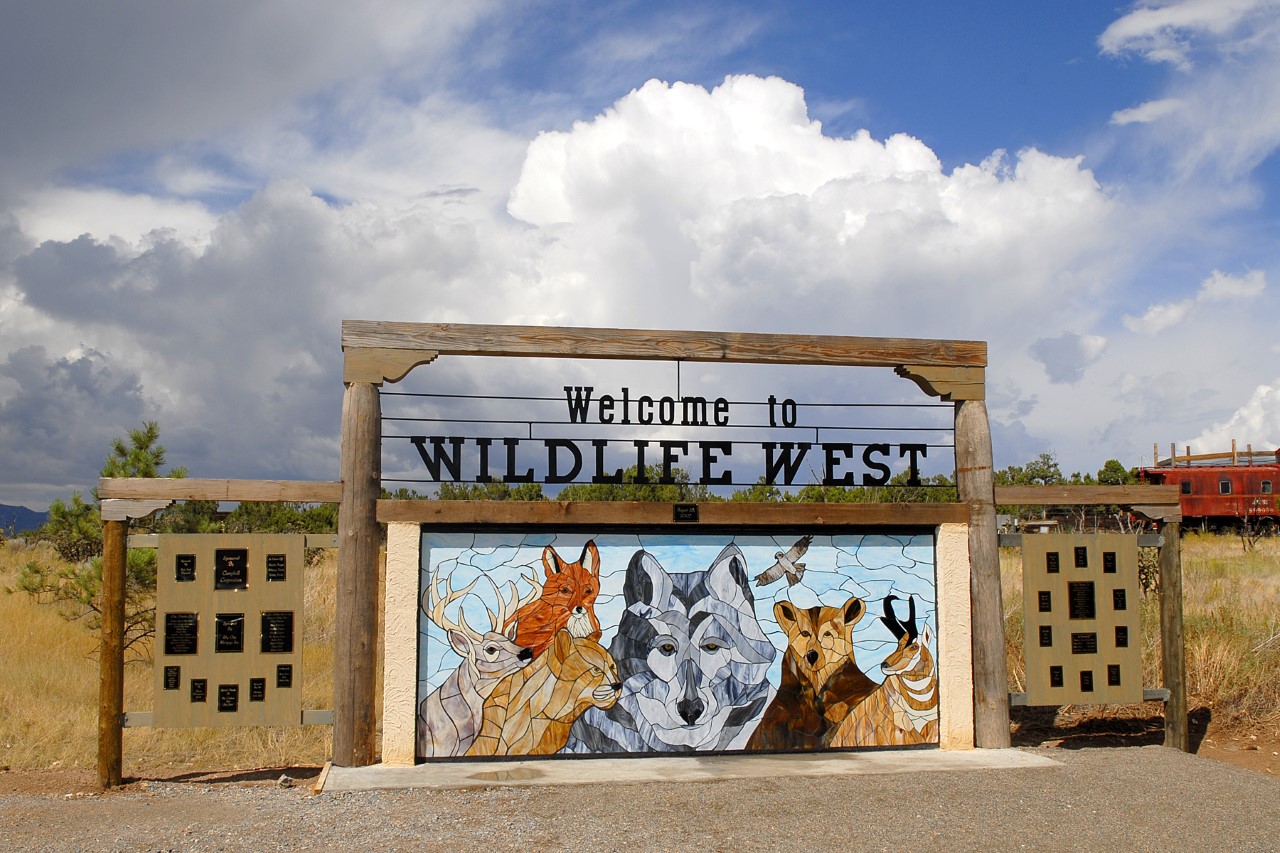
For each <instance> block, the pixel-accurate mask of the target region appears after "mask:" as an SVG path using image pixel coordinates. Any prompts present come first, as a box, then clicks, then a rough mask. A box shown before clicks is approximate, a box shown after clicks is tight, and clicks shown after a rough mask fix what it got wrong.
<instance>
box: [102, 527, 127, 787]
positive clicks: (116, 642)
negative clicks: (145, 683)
mask: <svg viewBox="0 0 1280 853" xmlns="http://www.w3.org/2000/svg"><path fill="white" fill-rule="evenodd" d="M128 542H129V522H128V521H127V520H125V521H104V522H103V524H102V637H101V641H102V646H101V648H100V649H99V652H98V654H99V659H98V665H99V673H100V674H99V678H98V787H99V788H101V789H104V790H105V789H107V788H114V787H115V786H117V785H119V784H120V780H121V775H122V773H123V765H124V743H123V731H124V730H123V723H124V585H125V565H126V561H127V558H128Z"/></svg>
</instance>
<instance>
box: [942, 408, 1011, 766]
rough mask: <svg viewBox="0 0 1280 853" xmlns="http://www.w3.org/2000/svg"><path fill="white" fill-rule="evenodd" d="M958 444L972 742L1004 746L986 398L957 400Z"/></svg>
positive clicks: (1005, 695)
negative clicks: (965, 529) (969, 614)
mask: <svg viewBox="0 0 1280 853" xmlns="http://www.w3.org/2000/svg"><path fill="white" fill-rule="evenodd" d="M955 444H956V488H957V491H958V492H959V495H960V500H961V501H962V502H964V503H967V504H968V505H969V569H970V577H969V594H970V599H971V602H972V607H973V688H974V694H973V696H974V698H973V705H974V707H973V723H974V745H975V746H978V747H980V748H983V749H1001V748H1006V747H1008V746H1009V744H1010V739H1009V679H1008V675H1007V674H1006V665H1005V644H1004V602H1003V600H1002V591H1001V589H1000V547H999V532H998V531H997V530H996V506H995V474H994V472H993V470H992V466H993V462H992V454H991V424H990V422H989V420H988V418H987V406H986V403H985V402H984V401H982V400H961V401H959V402H957V403H956V411H955Z"/></svg>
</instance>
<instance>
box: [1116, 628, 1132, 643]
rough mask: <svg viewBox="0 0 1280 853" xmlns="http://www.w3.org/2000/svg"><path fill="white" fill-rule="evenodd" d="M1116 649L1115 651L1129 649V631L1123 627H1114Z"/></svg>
mask: <svg viewBox="0 0 1280 853" xmlns="http://www.w3.org/2000/svg"><path fill="white" fill-rule="evenodd" d="M1116 648H1117V649H1127V648H1129V629H1128V628H1127V627H1125V626H1124V625H1117V626H1116Z"/></svg>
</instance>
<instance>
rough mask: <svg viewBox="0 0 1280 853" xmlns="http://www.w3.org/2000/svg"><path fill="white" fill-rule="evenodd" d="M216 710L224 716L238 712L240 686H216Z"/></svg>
mask: <svg viewBox="0 0 1280 853" xmlns="http://www.w3.org/2000/svg"><path fill="white" fill-rule="evenodd" d="M218 710H219V711H221V712H222V713H224V714H232V713H235V712H236V711H238V710H240V685H239V684H219V685H218Z"/></svg>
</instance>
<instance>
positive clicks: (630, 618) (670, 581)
mask: <svg viewBox="0 0 1280 853" xmlns="http://www.w3.org/2000/svg"><path fill="white" fill-rule="evenodd" d="M623 596H624V601H625V604H626V610H625V611H624V613H623V615H622V619H621V622H620V623H619V625H618V634H617V636H616V637H614V639H613V642H612V643H611V644H610V647H609V651H610V653H611V654H612V655H613V657H614V659H615V660H616V661H617V663H618V672H619V675H620V677H621V678H622V681H623V687H622V695H621V696H620V697H619V699H618V702H617V704H616V705H614V706H613V707H612V708H609V709H599V708H592V709H589V710H588V711H587V712H586V713H585V714H583V716H582V717H580V718H579V719H578V721H577V723H575V724H574V728H573V732H572V735H571V737H570V740H569V743H568V745H567V746H566V750H565V751H568V752H689V751H694V750H727V749H741V748H743V747H744V746H745V744H746V741H747V738H748V737H750V735H751V732H752V730H753V729H754V728H755V726H756V725H757V724H758V723H759V721H760V717H761V715H762V714H763V713H764V709H765V706H766V705H768V704H769V700H770V699H771V698H772V696H773V686H772V685H771V684H770V683H769V682H768V680H767V678H766V673H767V671H768V669H769V665H770V664H771V663H772V662H773V658H774V655H775V654H776V651H775V649H774V647H773V644H772V643H770V642H769V639H768V638H767V637H766V636H765V634H764V631H763V630H762V629H761V627H760V624H759V622H757V621H756V617H755V602H754V599H753V598H752V595H751V587H750V585H749V579H748V577H747V571H746V560H745V559H744V558H743V556H742V552H741V551H740V550H739V549H738V547H737V546H736V545H729V546H726V547H725V549H724V550H723V551H721V552H720V555H719V556H718V557H716V559H715V561H714V562H713V563H712V564H711V567H710V568H709V569H706V570H705V571H701V572H689V573H687V574H674V575H673V574H668V573H667V571H666V570H665V569H663V567H662V566H661V565H660V564H659V563H658V561H657V560H656V559H655V558H654V557H653V555H652V554H649V553H648V552H646V551H638V552H636V554H635V555H634V556H633V557H632V558H631V561H630V563H629V564H628V565H627V575H626V580H625V581H624V584H623Z"/></svg>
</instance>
